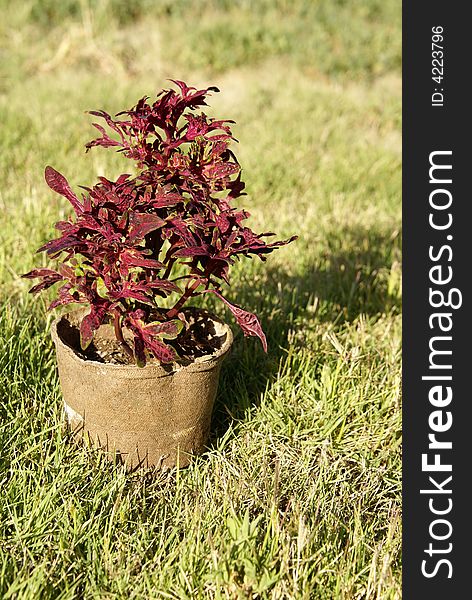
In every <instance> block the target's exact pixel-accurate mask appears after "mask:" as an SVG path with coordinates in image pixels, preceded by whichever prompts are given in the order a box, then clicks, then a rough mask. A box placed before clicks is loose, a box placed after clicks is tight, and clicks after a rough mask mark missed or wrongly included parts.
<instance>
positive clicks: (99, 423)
mask: <svg viewBox="0 0 472 600" xmlns="http://www.w3.org/2000/svg"><path fill="white" fill-rule="evenodd" d="M191 310H193V311H194V314H198V315H204V316H205V318H206V319H210V322H211V324H212V328H213V331H214V333H215V334H216V338H215V339H217V340H218V346H217V347H216V349H215V351H214V352H213V354H211V355H205V356H201V357H199V358H196V359H194V360H191V361H190V360H186V361H183V360H182V361H179V362H176V363H172V364H171V365H161V364H150V363H148V364H147V365H146V366H145V367H142V368H140V367H138V366H136V365H119V364H111V363H105V362H98V361H95V360H89V359H86V360H85V359H84V358H82V357H81V356H80V355H79V352H80V351H79V350H78V348H77V330H75V339H72V338H73V337H74V336H71V332H73V329H72V328H71V324H70V321H69V318H70V317H69V315H64V316H63V317H61V318H59V319H56V321H54V323H53V324H52V329H51V334H52V338H53V340H54V343H55V345H56V351H57V363H58V367H59V379H60V382H61V387H62V393H63V396H64V409H65V416H66V420H67V422H68V423H69V425H70V426H71V428H72V429H73V430H74V431H75V432H76V433H77V434H79V435H86V436H87V437H88V438H89V439H90V440H91V441H92V442H93V443H94V444H95V445H98V446H100V447H101V448H102V449H104V450H105V451H106V452H107V454H108V456H109V457H110V458H114V457H115V456H119V457H120V458H121V459H122V460H123V461H124V462H125V463H126V464H127V466H129V467H130V468H135V467H138V466H145V467H149V466H157V467H160V468H168V467H173V466H175V465H179V466H181V467H183V466H186V465H188V463H189V462H190V458H191V456H192V455H195V454H200V453H201V452H202V451H203V450H204V447H205V443H206V441H207V439H208V434H209V430H210V421H211V413H212V410H213V403H214V401H215V396H216V392H217V389H218V380H219V374H220V369H221V364H222V361H223V360H224V358H225V357H226V355H227V354H228V351H229V350H230V347H231V344H232V341H233V335H232V333H231V329H230V328H229V326H228V325H226V324H225V323H224V322H222V321H220V320H219V319H218V318H217V317H215V316H214V315H211V314H210V313H208V312H206V311H202V310H198V309H191ZM73 314H74V313H71V315H73ZM75 314H77V313H75Z"/></svg>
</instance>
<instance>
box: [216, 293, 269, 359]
mask: <svg viewBox="0 0 472 600" xmlns="http://www.w3.org/2000/svg"><path fill="white" fill-rule="evenodd" d="M205 291H206V292H212V293H213V294H215V296H218V298H220V300H223V302H224V303H225V304H226V306H227V307H228V308H229V310H230V311H231V312H232V313H233V315H234V317H235V319H236V321H237V322H238V325H239V326H240V327H241V329H242V330H243V333H244V335H246V336H247V335H251V336H257V337H258V338H259V339H260V340H261V342H262V347H263V348H264V352H267V340H266V336H265V334H264V332H263V331H262V327H261V323H260V321H259V319H258V318H257V317H256V315H255V314H253V313H250V312H248V311H247V310H244V309H243V308H241V307H240V306H237V305H236V304H231V302H229V300H226V298H225V297H224V296H222V295H221V294H220V292H218V291H217V290H205Z"/></svg>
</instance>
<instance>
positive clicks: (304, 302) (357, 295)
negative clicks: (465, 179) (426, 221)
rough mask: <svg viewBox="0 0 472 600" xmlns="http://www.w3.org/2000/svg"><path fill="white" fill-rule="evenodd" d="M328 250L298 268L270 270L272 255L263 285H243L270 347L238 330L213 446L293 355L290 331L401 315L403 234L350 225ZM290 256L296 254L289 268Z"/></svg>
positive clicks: (241, 292) (243, 298) (242, 294)
mask: <svg viewBox="0 0 472 600" xmlns="http://www.w3.org/2000/svg"><path fill="white" fill-rule="evenodd" d="M324 247H325V250H323V251H322V252H320V253H318V254H316V255H315V254H314V253H312V254H310V253H307V258H306V260H305V261H304V266H303V268H302V269H300V270H298V271H297V272H295V273H290V272H288V270H285V269H283V268H280V267H279V268H277V267H271V266H270V259H269V263H268V266H267V269H266V270H265V272H264V276H263V278H261V280H260V282H257V283H254V285H249V284H246V285H242V286H239V287H238V300H239V301H240V303H241V305H242V306H245V307H251V310H254V312H256V313H257V315H258V316H259V318H260V319H261V321H262V324H263V327H264V329H265V331H266V334H267V339H268V343H269V352H268V354H267V355H266V354H264V352H263V351H262V350H261V348H260V346H259V344H258V343H257V340H255V339H251V338H247V339H244V338H243V336H242V334H241V333H240V332H237V333H236V336H235V342H234V347H233V352H232V354H231V357H230V359H229V360H227V361H226V363H225V364H224V366H223V370H222V375H221V383H220V388H219V393H218V397H217V399H216V404H215V411H214V417H213V423H212V432H211V438H210V444H213V443H215V442H216V440H217V439H218V438H220V437H221V436H223V435H224V433H225V431H226V430H227V429H228V427H229V425H230V422H231V420H232V419H241V418H242V417H243V415H244V412H245V411H246V410H247V409H248V408H250V407H251V406H254V405H257V404H258V402H259V399H260V396H261V394H262V393H263V392H264V390H265V389H266V387H267V385H268V383H270V382H271V381H273V380H274V379H275V377H276V376H277V373H278V371H279V365H280V359H281V358H282V357H283V356H286V354H287V350H288V348H289V346H290V342H289V333H290V332H291V331H297V330H300V329H306V328H310V327H312V326H313V325H314V324H315V323H332V324H333V325H335V326H337V327H339V326H342V324H343V323H349V322H352V321H355V320H356V319H357V318H358V317H359V315H361V314H363V315H365V316H366V317H367V318H372V319H375V317H377V316H380V315H381V314H398V313H399V312H400V310H401V287H400V286H401V275H400V260H401V258H400V252H401V237H400V232H398V231H395V232H393V233H382V232H378V231H373V230H366V229H361V228H356V229H347V230H343V231H342V232H341V233H339V232H338V233H337V234H336V236H335V237H334V236H333V237H332V238H328V239H327V240H326V242H325V244H324ZM286 252H289V251H287V250H286ZM289 261H290V255H288V259H287V264H288V266H290V262H289ZM236 329H237V327H233V330H234V331H235V332H236Z"/></svg>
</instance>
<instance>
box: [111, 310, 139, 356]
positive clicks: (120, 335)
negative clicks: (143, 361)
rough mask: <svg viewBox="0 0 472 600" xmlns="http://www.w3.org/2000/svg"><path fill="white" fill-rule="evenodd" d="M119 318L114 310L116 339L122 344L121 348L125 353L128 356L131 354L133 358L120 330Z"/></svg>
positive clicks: (118, 314) (132, 354)
mask: <svg viewBox="0 0 472 600" xmlns="http://www.w3.org/2000/svg"><path fill="white" fill-rule="evenodd" d="M120 318H121V315H120V313H119V312H116V313H115V321H114V325H115V335H116V339H117V340H118V341H119V342H120V344H121V345H122V346H123V349H124V351H125V352H126V354H127V355H128V356H131V357H132V358H134V353H133V351H132V350H131V348H130V346H129V344H128V343H127V342H126V341H125V338H124V337H123V332H122V331H121V325H120Z"/></svg>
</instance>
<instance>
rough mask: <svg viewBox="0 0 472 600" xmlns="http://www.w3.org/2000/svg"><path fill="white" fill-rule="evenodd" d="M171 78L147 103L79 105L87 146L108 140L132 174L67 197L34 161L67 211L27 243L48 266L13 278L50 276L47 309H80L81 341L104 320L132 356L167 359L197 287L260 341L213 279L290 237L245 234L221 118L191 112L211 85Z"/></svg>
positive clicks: (45, 280)
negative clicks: (170, 85) (168, 302)
mask: <svg viewBox="0 0 472 600" xmlns="http://www.w3.org/2000/svg"><path fill="white" fill-rule="evenodd" d="M174 83H175V84H176V85H177V87H178V88H179V90H178V91H174V90H163V91H162V92H160V94H159V95H158V96H157V99H156V100H155V102H154V103H152V104H150V103H148V101H147V100H148V99H147V98H142V99H141V100H140V101H139V102H138V103H137V104H136V106H135V107H134V108H132V109H130V110H127V111H124V112H122V113H118V115H116V117H118V118H117V119H113V118H112V117H111V116H110V115H109V114H107V113H106V112H104V111H92V112H91V114H92V115H94V116H97V117H99V118H101V119H103V120H104V122H105V125H107V126H108V130H109V131H108V132H107V130H106V129H105V127H103V126H102V125H100V124H99V123H94V126H95V127H96V129H98V131H99V132H100V134H101V136H100V137H98V138H97V139H95V140H93V141H91V142H89V143H88V144H87V145H86V148H87V150H89V149H90V148H92V147H93V146H102V147H104V148H110V147H111V148H116V149H118V151H119V152H122V153H123V154H124V155H125V156H126V157H127V158H129V159H131V160H133V161H135V162H136V163H137V167H138V175H137V176H135V177H132V176H131V175H127V174H123V175H121V176H120V177H119V178H118V179H117V180H116V181H109V180H108V179H106V178H104V177H100V178H99V182H98V183H97V184H96V185H95V186H94V187H93V188H84V189H85V193H83V194H82V199H81V200H79V198H78V197H77V196H76V194H74V192H73V191H72V189H71V188H70V186H69V184H68V182H67V180H66V179H65V177H64V176H63V175H61V174H60V173H58V172H57V171H56V170H55V169H53V168H52V167H49V166H48V167H46V171H45V179H46V182H47V184H48V185H49V187H50V188H51V189H52V190H54V191H55V192H57V193H58V194H61V195H62V196H64V197H65V198H67V200H69V202H70V203H71V205H72V207H73V209H74V212H75V215H74V216H72V217H71V218H69V219H68V220H67V221H60V222H59V223H57V224H56V228H57V229H58V230H59V231H60V236H59V237H58V238H56V239H53V240H51V241H49V242H47V243H46V244H44V245H43V246H42V247H41V248H40V249H39V250H38V252H40V251H45V252H46V253H47V254H48V256H49V257H50V258H55V259H58V265H59V266H58V268H57V270H52V269H34V270H32V271H30V272H29V273H27V274H26V275H24V277H27V278H31V279H32V278H39V279H40V280H41V281H40V283H38V284H37V285H35V286H34V287H33V288H32V289H31V290H30V291H31V292H39V291H41V290H43V289H46V288H48V287H50V286H51V285H53V284H55V283H58V282H61V285H60V287H59V289H58V293H57V298H56V299H55V300H54V301H53V302H52V304H51V305H50V307H49V308H55V307H57V306H61V305H66V304H69V303H81V304H85V305H88V306H89V307H90V312H89V314H87V315H86V316H85V317H84V319H83V320H82V324H81V344H82V347H83V348H86V347H87V345H88V344H89V343H90V342H91V341H92V339H93V334H94V331H95V330H97V329H98V328H99V327H100V325H102V324H103V323H106V322H113V323H114V326H115V333H116V336H117V339H118V340H119V341H120V342H121V343H122V344H123V346H124V348H125V350H126V351H127V352H128V353H129V354H130V355H131V354H133V355H134V357H135V360H136V362H137V363H138V364H139V365H143V364H145V363H146V353H148V354H149V355H153V356H155V357H156V358H157V359H158V360H160V361H161V362H163V363H168V362H171V361H173V360H174V359H175V358H176V354H175V350H174V348H173V347H172V345H170V344H169V343H166V341H165V340H172V339H174V338H176V337H177V336H178V335H179V333H180V331H181V329H182V327H183V322H182V320H181V319H183V315H182V314H181V309H182V307H183V306H184V304H185V303H186V302H187V301H188V300H189V299H190V298H192V297H195V296H198V295H200V294H202V293H206V292H212V293H213V294H215V295H216V296H217V297H218V298H220V299H221V300H222V301H223V302H225V304H226V305H227V306H228V307H229V309H230V311H231V312H232V313H233V315H234V316H235V318H236V320H237V322H238V323H239V325H240V326H241V328H242V330H243V333H244V335H252V336H258V337H259V338H260V339H261V341H262V345H263V347H264V349H265V350H266V349H267V343H266V338H265V335H264V332H263V331H262V328H261V324H260V322H259V320H258V318H257V317H256V316H255V315H253V314H251V313H249V312H247V311H245V310H243V309H242V308H240V307H238V306H236V305H234V304H232V303H231V302H229V301H228V300H227V299H226V298H225V297H224V296H223V295H222V294H221V286H222V283H223V282H225V283H229V267H230V266H231V265H232V264H233V263H234V262H235V260H236V259H239V257H240V256H249V257H250V256H251V255H256V256H258V257H259V258H260V259H261V260H266V255H267V254H268V253H269V252H272V251H273V250H274V249H276V248H278V247H280V246H283V245H285V244H288V243H289V242H291V241H292V240H294V239H296V238H295V237H292V238H290V239H288V240H284V241H278V242H272V243H267V242H265V241H264V240H263V238H264V237H267V236H271V235H273V234H270V233H265V234H256V233H255V232H253V231H252V230H251V229H249V228H248V227H246V226H244V225H243V221H244V220H245V219H246V218H247V217H248V216H249V213H248V212H246V211H245V210H238V209H237V208H235V207H233V206H232V202H233V200H234V199H235V198H238V197H239V196H241V195H243V190H244V183H243V182H242V181H241V169H240V166H239V164H238V162H237V160H236V157H235V156H234V154H233V153H232V152H231V150H229V145H230V143H231V141H233V140H234V138H233V136H232V133H231V129H230V126H229V124H230V123H232V121H228V120H224V121H223V120H215V119H211V118H209V117H207V116H206V115H205V114H203V113H202V114H195V109H197V108H198V107H200V106H203V105H206V102H205V99H206V96H207V95H208V93H209V92H211V91H218V89H217V88H214V87H210V88H207V89H203V90H197V89H195V88H193V87H188V86H187V85H186V84H185V83H183V82H182V81H174ZM171 294H174V295H175V298H176V300H175V303H174V305H173V307H172V308H170V309H164V308H162V307H160V306H159V303H158V298H159V297H161V298H166V297H168V296H170V295H171ZM123 327H125V328H127V329H128V330H130V331H131V332H132V334H133V336H134V347H133V348H131V347H130V346H129V344H128V343H127V342H126V341H125V340H124V337H123V332H122V328H123Z"/></svg>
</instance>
